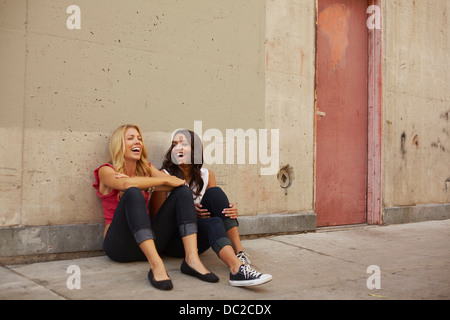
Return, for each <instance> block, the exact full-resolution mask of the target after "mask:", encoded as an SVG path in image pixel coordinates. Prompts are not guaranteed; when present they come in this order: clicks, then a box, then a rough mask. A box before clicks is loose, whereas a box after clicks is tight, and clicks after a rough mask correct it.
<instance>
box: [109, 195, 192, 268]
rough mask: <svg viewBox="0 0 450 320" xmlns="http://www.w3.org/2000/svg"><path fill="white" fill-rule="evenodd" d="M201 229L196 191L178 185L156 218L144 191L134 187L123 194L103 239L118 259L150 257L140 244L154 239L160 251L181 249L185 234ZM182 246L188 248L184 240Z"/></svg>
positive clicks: (129, 259)
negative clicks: (194, 193) (148, 209)
mask: <svg viewBox="0 0 450 320" xmlns="http://www.w3.org/2000/svg"><path fill="white" fill-rule="evenodd" d="M194 233H197V212H196V211H195V206H194V203H193V201H192V191H191V189H189V188H188V187H186V186H181V187H178V188H175V189H174V190H172V192H171V193H170V195H169V197H168V198H167V199H166V201H165V202H164V204H163V205H162V206H161V208H160V209H159V210H158V212H157V213H156V215H155V216H154V217H153V219H151V220H150V216H149V214H148V211H147V204H146V202H145V198H144V196H143V194H142V191H141V190H140V189H138V188H135V187H132V188H129V189H127V190H126V191H125V192H124V194H123V195H122V197H121V199H120V201H119V204H118V205H117V208H116V211H115V212H114V217H113V220H112V222H111V224H110V226H109V229H108V231H107V233H106V236H105V239H104V241H103V249H104V251H105V253H106V255H107V256H108V257H109V258H111V259H112V260H114V261H118V262H131V261H145V260H147V259H146V257H145V255H144V253H143V252H142V250H141V249H140V248H139V244H140V243H142V242H143V241H145V240H149V239H153V240H154V241H155V246H156V249H157V251H158V253H160V254H168V255H170V253H171V252H173V251H174V250H175V251H178V250H179V249H180V248H179V245H180V243H179V241H181V237H185V236H188V235H191V234H194ZM181 249H182V251H183V253H184V248H183V246H182V243H181Z"/></svg>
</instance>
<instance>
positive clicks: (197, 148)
mask: <svg viewBox="0 0 450 320" xmlns="http://www.w3.org/2000/svg"><path fill="white" fill-rule="evenodd" d="M180 133H181V134H182V135H184V136H185V137H186V139H187V140H188V141H189V143H190V144H191V163H190V164H191V165H192V167H191V181H190V182H189V188H191V190H192V192H193V193H194V197H195V198H197V197H198V196H199V195H200V192H201V191H202V189H203V185H204V182H203V179H202V174H201V168H202V166H203V144H202V141H201V139H200V137H199V136H198V135H197V134H196V133H195V132H193V131H191V130H185V129H182V130H178V131H177V132H176V133H175V134H174V135H173V137H172V139H173V138H174V137H175V136H176V135H177V134H180ZM173 148H174V144H173V143H172V144H171V146H170V148H169V150H167V152H166V155H165V157H164V161H163V164H162V167H161V170H163V169H166V170H167V172H168V173H169V174H170V175H172V176H176V177H178V178H180V179H185V177H184V176H183V172H182V171H181V169H180V167H179V166H178V162H177V160H176V158H174V157H173V156H172V150H173Z"/></svg>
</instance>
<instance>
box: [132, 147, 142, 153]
mask: <svg viewBox="0 0 450 320" xmlns="http://www.w3.org/2000/svg"><path fill="white" fill-rule="evenodd" d="M131 151H132V152H141V148H140V147H134V148H133V149H131Z"/></svg>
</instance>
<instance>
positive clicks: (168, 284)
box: [148, 269, 173, 291]
mask: <svg viewBox="0 0 450 320" xmlns="http://www.w3.org/2000/svg"><path fill="white" fill-rule="evenodd" d="M148 280H150V283H151V284H152V286H154V287H155V288H156V289H159V290H166V291H167V290H172V288H173V284H172V280H170V279H168V280H161V281H156V279H155V277H154V276H153V272H152V269H150V271H149V272H148Z"/></svg>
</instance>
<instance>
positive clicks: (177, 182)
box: [165, 176, 186, 188]
mask: <svg viewBox="0 0 450 320" xmlns="http://www.w3.org/2000/svg"><path fill="white" fill-rule="evenodd" d="M165 179H166V185H167V186H169V187H174V188H176V187H180V186H183V185H184V184H185V183H186V180H181V179H180V178H177V177H175V176H167V177H165Z"/></svg>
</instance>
